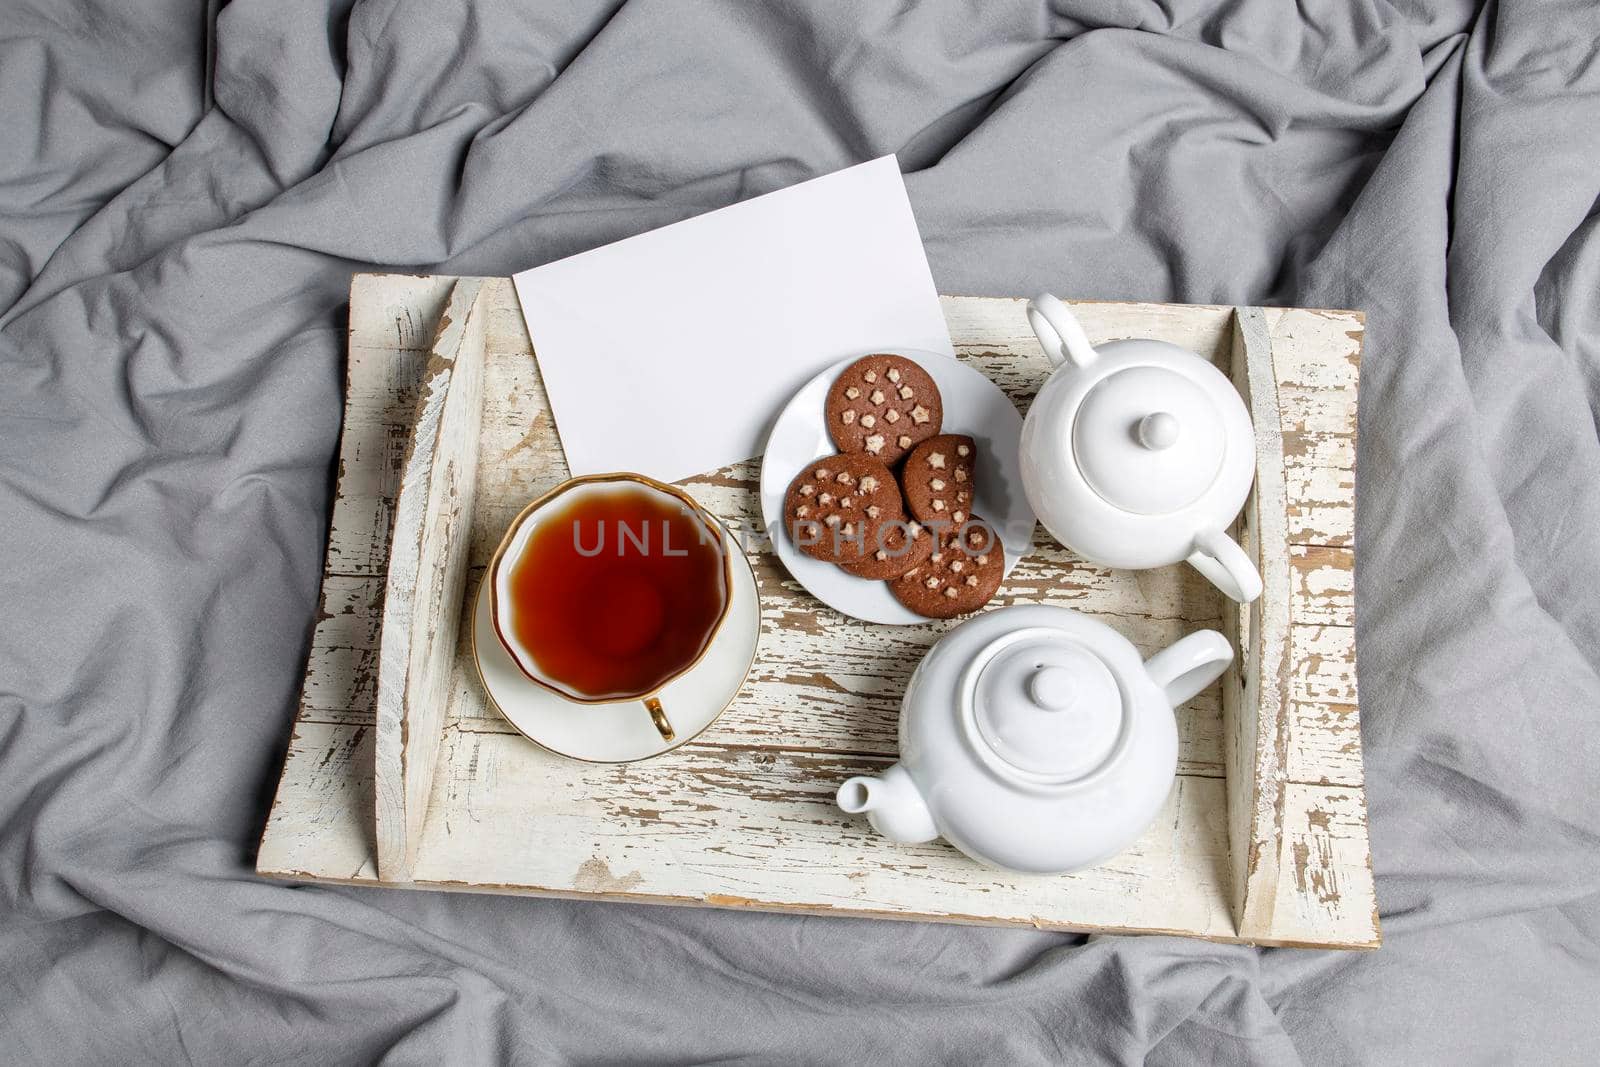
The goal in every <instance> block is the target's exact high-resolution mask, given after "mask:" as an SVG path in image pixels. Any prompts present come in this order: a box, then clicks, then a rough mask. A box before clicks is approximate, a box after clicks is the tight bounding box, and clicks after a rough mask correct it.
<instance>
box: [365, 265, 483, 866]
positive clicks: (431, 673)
mask: <svg viewBox="0 0 1600 1067" xmlns="http://www.w3.org/2000/svg"><path fill="white" fill-rule="evenodd" d="M482 290H483V282H482V280H481V279H478V278H463V279H462V280H461V281H459V282H457V283H456V285H455V288H454V289H453V290H452V292H451V294H450V300H449V303H448V304H447V305H446V306H445V310H444V311H443V313H442V314H441V315H440V318H439V327H438V333H437V336H436V338H435V340H434V343H433V349H432V351H431V352H430V353H429V355H428V360H427V363H426V364H425V366H424V367H423V372H422V385H421V387H420V390H419V395H418V399H417V406H416V409H415V411H414V413H413V417H412V426H411V437H410V441H409V444H408V447H407V450H406V452H405V454H404V456H403V458H402V459H401V463H400V466H401V475H400V485H399V489H398V491H397V493H396V496H395V505H394V528H393V530H392V531H391V535H390V551H389V566H388V576H387V579H386V581H385V584H384V593H383V614H382V622H381V626H380V630H379V634H380V641H379V652H378V692H377V742H376V744H377V752H376V757H375V758H376V773H375V790H376V812H375V819H376V826H377V843H378V873H379V875H380V876H381V877H382V879H383V880H384V881H386V882H404V881H408V880H410V878H411V869H412V866H413V865H414V864H415V862H416V856H417V846H418V845H419V844H420V843H421V840H422V824H423V821H424V819H425V818H426V816H427V812H428V799H429V796H430V794H431V793H432V790H433V775H434V768H435V766H436V764H437V762H438V758H439V744H440V741H441V740H442V738H443V737H444V727H445V712H446V707H445V697H446V687H447V686H448V685H449V683H450V676H451V670H452V668H453V666H454V663H455V659H456V652H457V640H456V638H457V635H458V632H459V626H460V620H461V612H460V610H459V609H458V605H460V604H461V603H462V594H463V592H464V591H465V588H466V577H467V548H468V545H469V541H468V538H467V536H466V532H467V526H468V524H469V523H470V522H471V521H472V514H473V500H474V496H475V492H476V488H477V474H478V438H479V434H480V431H481V428H482V415H483V366H484V320H485V319H486V317H487V314H486V310H485V307H484V306H483V304H482V302H481V301H480V299H479V298H480V296H481V295H482Z"/></svg>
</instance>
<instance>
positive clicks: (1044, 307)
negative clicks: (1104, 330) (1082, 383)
mask: <svg viewBox="0 0 1600 1067" xmlns="http://www.w3.org/2000/svg"><path fill="white" fill-rule="evenodd" d="M1028 325H1030V326H1032V327H1033V332H1034V336H1036V337H1038V338H1039V343H1040V344H1041V345H1043V346H1044V354H1045V355H1046V356H1048V357H1049V359H1050V366H1051V367H1059V366H1061V365H1062V364H1063V363H1068V362H1070V363H1072V364H1073V365H1074V366H1076V367H1087V366H1088V365H1089V364H1091V363H1093V362H1094V360H1095V352H1094V345H1092V344H1090V343H1089V337H1088V335H1087V334H1085V333H1084V332H1083V327H1082V326H1080V325H1078V318H1077V316H1076V315H1074V314H1073V313H1072V312H1071V311H1070V310H1068V308H1067V305H1065V304H1063V303H1062V302H1061V301H1059V300H1057V299H1056V298H1055V297H1053V296H1051V295H1050V294H1049V293H1040V294H1039V295H1038V296H1036V297H1034V298H1033V299H1032V300H1030V301H1028Z"/></svg>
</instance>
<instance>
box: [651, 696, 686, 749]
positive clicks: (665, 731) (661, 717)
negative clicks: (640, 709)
mask: <svg viewBox="0 0 1600 1067" xmlns="http://www.w3.org/2000/svg"><path fill="white" fill-rule="evenodd" d="M644 710H646V711H648V712H649V713H650V721H651V722H653V723H655V724H656V729H657V730H659V731H660V732H661V740H663V741H671V740H673V739H674V738H675V737H677V736H678V735H677V733H676V732H675V731H674V730H673V729H672V724H671V723H670V722H668V721H667V711H666V709H665V708H663V707H662V706H661V701H660V700H659V699H658V698H656V697H645V698H644Z"/></svg>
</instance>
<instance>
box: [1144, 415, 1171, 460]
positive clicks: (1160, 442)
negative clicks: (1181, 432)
mask: <svg viewBox="0 0 1600 1067" xmlns="http://www.w3.org/2000/svg"><path fill="white" fill-rule="evenodd" d="M1139 443H1140V444H1141V445H1144V447H1146V448H1148V449H1149V450H1150V451H1152V452H1160V451H1161V450H1162V449H1166V448H1171V447H1172V446H1173V445H1175V444H1177V443H1178V417H1177V416H1176V415H1174V414H1173V413H1172V412H1170V411H1152V412H1151V413H1150V414H1148V415H1146V416H1145V417H1144V418H1142V419H1140V420H1139Z"/></svg>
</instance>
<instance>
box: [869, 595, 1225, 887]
mask: <svg viewBox="0 0 1600 1067" xmlns="http://www.w3.org/2000/svg"><path fill="white" fill-rule="evenodd" d="M1232 658H1233V649H1232V647H1231V646H1230V645H1229V644H1228V641H1227V639H1226V638H1225V637H1223V636H1222V635H1221V634H1219V633H1217V632H1216V631H1215V630H1201V631H1199V632H1197V633H1192V634H1190V635H1189V636H1187V637H1184V638H1182V639H1181V640H1179V641H1177V642H1176V643H1175V644H1173V645H1172V646H1170V647H1169V648H1167V649H1165V650H1164V651H1161V652H1158V653H1156V654H1155V655H1154V656H1152V657H1150V659H1148V660H1141V659H1140V657H1139V652H1138V650H1137V649H1135V648H1134V647H1133V645H1132V644H1130V643H1129V642H1128V641H1127V640H1126V639H1125V638H1123V637H1122V636H1121V635H1120V634H1118V633H1117V632H1116V631H1115V630H1112V629H1111V628H1110V627H1108V626H1106V625H1104V624H1103V623H1099V622H1095V621H1094V620H1093V619H1090V618H1087V617H1085V616H1083V615H1079V614H1078V613H1077V612H1075V611H1071V610H1069V609H1067V608H1056V607H1048V606H1045V605H1017V606H1014V607H1009V608H1001V609H999V610H997V611H990V612H987V613H985V614H982V615H979V616H977V617H976V618H973V619H969V620H968V621H967V622H965V623H962V624H961V625H960V626H958V627H956V628H955V629H954V630H951V631H950V632H949V633H948V634H946V635H945V636H944V637H943V638H942V639H941V640H940V641H939V643H938V644H936V645H935V646H934V647H933V648H932V649H931V650H929V652H928V654H927V655H926V656H925V657H924V658H923V660H922V662H921V663H920V664H918V666H917V669H916V671H915V672H913V674H912V675H911V681H910V683H909V685H908V686H907V688H906V694H905V698H904V700H903V701H902V703H901V708H900V762H899V763H896V764H895V765H894V766H892V767H890V768H889V769H888V770H886V771H884V772H883V773H882V774H881V775H878V776H876V777H858V778H851V779H849V780H848V781H846V782H845V783H844V784H843V785H841V786H840V787H839V793H838V802H839V806H840V807H841V808H843V809H844V810H845V811H847V812H850V813H852V814H855V813H861V812H865V813H866V815H867V818H868V820H869V821H870V822H871V823H872V825H873V826H874V827H875V828H876V829H877V830H878V831H879V832H880V833H882V834H883V835H884V836H885V837H887V838H889V839H890V840H892V841H896V842H900V843H903V844H913V843H917V842H923V841H932V840H933V839H934V838H936V837H944V838H945V839H947V840H948V841H949V842H950V843H951V844H953V845H955V846H956V847H957V848H959V849H960V850H961V851H962V852H965V853H966V854H967V855H969V856H971V857H972V858H973V859H975V860H977V861H978V862H980V863H985V864H988V865H990V866H993V867H1004V868H1007V869H1010V870H1014V871H1024V872H1032V873H1040V874H1043V873H1060V872H1067V871H1076V870H1082V869H1084V868H1086V867H1093V866H1095V865H1096V864H1099V863H1103V862H1104V861H1106V860H1108V859H1110V858H1111V857H1112V856H1114V855H1116V854H1117V853H1118V852H1121V851H1122V850H1123V849H1125V848H1127V847H1128V846H1129V845H1130V844H1132V843H1133V842H1134V841H1135V840H1137V839H1138V837H1139V835H1140V834H1142V833H1143V832H1144V830H1145V828H1146V827H1148V826H1149V825H1150V823H1151V821H1152V820H1153V819H1154V818H1155V817H1156V814H1157V813H1158V812H1159V811H1160V810H1161V806H1162V804H1164V803H1165V802H1166V799H1167V794H1168V793H1169V792H1170V791H1171V789H1172V782H1173V778H1174V776H1175V775H1176V773H1177V766H1178V730H1177V724H1176V722H1175V720H1174V717H1173V708H1175V707H1177V706H1178V705H1179V704H1182V703H1183V702H1184V701H1186V700H1188V699H1189V698H1191V697H1193V696H1194V695H1195V694H1196V693H1199V692H1200V691H1201V690H1202V689H1204V688H1205V687H1206V686H1208V685H1210V684H1211V682H1212V681H1214V680H1215V679H1216V678H1217V676H1218V675H1220V674H1221V673H1222V672H1223V670H1224V668H1226V667H1227V665H1228V663H1229V661H1230V660H1232Z"/></svg>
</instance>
